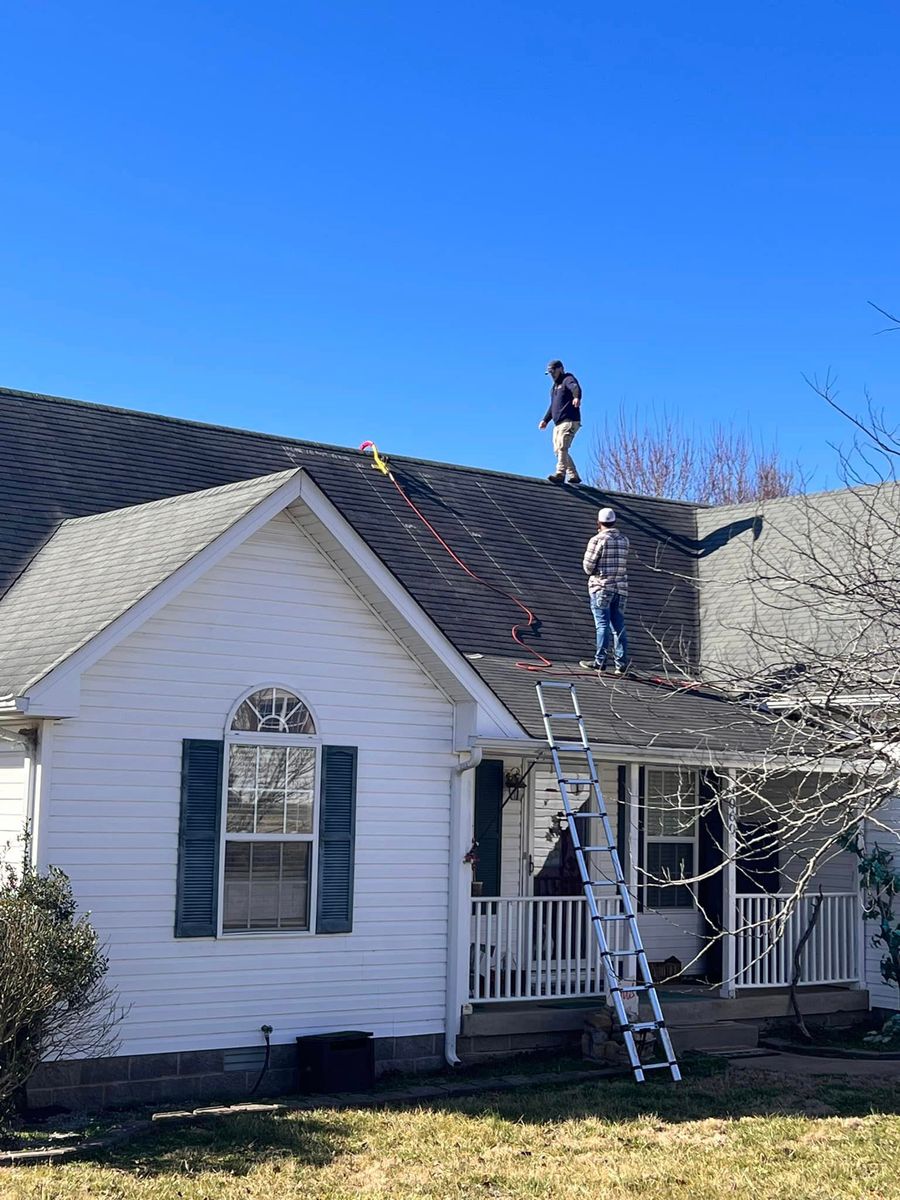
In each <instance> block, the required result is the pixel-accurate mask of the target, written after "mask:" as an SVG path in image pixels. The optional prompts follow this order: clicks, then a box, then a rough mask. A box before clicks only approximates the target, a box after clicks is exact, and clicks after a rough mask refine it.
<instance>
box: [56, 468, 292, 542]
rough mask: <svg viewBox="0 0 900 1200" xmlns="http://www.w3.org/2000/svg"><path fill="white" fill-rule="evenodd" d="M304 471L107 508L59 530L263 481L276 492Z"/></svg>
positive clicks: (69, 519) (74, 519) (67, 520)
mask: <svg viewBox="0 0 900 1200" xmlns="http://www.w3.org/2000/svg"><path fill="white" fill-rule="evenodd" d="M302 470H303V468H302V467H288V468H287V469H286V470H284V471H268V472H267V473H266V474H265V475H251V476H250V477H249V478H247V479H235V480H234V481H233V482H232V483H219V484H216V486H215V487H209V488H198V489H197V490H196V491H193V492H175V494H174V495H172V496H160V497H159V499H158V500H142V501H141V502H140V504H123V505H122V507H121V508H107V509H104V510H103V512H98V513H85V514H84V515H83V516H81V517H66V518H65V519H64V520H62V521H61V522H60V523H59V526H58V528H59V529H62V528H63V527H64V526H69V525H80V524H83V523H84V522H85V521H102V520H103V519H104V518H108V517H121V516H122V514H123V513H128V514H129V515H134V514H136V513H137V512H138V510H140V509H150V508H163V507H165V506H166V505H172V504H179V503H183V502H184V501H187V500H199V499H200V498H201V497H206V496H212V495H213V494H214V493H216V492H219V493H225V492H238V491H241V490H243V489H244V488H249V487H251V486H252V485H259V484H260V483H262V482H263V480H269V481H270V484H271V492H275V491H277V490H278V488H279V487H281V485H282V483H287V481H288V479H290V478H291V477H292V476H294V475H297V474H299V473H300V471H302ZM276 479H277V480H280V482H279V483H277V484H276V483H275V480H276ZM271 492H270V493H269V494H271Z"/></svg>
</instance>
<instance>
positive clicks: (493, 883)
mask: <svg viewBox="0 0 900 1200" xmlns="http://www.w3.org/2000/svg"><path fill="white" fill-rule="evenodd" d="M502 823H503V761H502V759H499V758H486V759H485V760H484V762H483V763H481V764H480V765H479V766H478V767H476V768H475V841H476V842H477V843H478V851H477V854H478V862H477V863H476V864H475V871H474V877H475V879H476V880H478V882H479V883H480V884H481V886H482V891H483V895H485V896H499V895H500V842H501V835H502V830H501V826H502Z"/></svg>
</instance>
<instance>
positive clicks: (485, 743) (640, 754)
mask: <svg viewBox="0 0 900 1200" xmlns="http://www.w3.org/2000/svg"><path fill="white" fill-rule="evenodd" d="M473 743H474V744H475V745H476V746H481V747H482V749H483V750H484V752H485V754H488V755H494V756H496V757H501V756H504V755H505V756H507V757H510V758H530V757H537V756H538V755H539V754H540V753H541V752H542V751H546V750H547V743H546V741H544V740H543V739H541V738H509V739H507V740H501V739H499V738H473ZM591 751H592V752H593V753H594V754H595V755H596V756H597V757H598V758H601V759H606V760H607V761H613V762H617V763H639V764H647V765H655V764H657V763H658V764H660V765H664V766H674V765H678V764H683V765H684V766H688V767H714V768H725V767H735V768H741V767H745V768H759V767H763V766H765V767H767V768H770V769H785V770H790V769H796V767H797V766H798V763H797V761H796V760H794V759H791V758H787V757H782V756H780V755H774V754H740V753H738V752H736V751H715V750H700V749H696V750H685V749H683V748H682V749H676V748H675V747H674V746H628V745H621V744H616V743H614V742H594V741H592V742H591ZM817 767H818V769H819V770H821V771H822V772H828V773H833V772H839V771H846V770H852V767H851V766H850V765H849V764H847V763H842V762H839V761H838V760H837V759H832V758H827V759H822V761H821V762H819V763H817Z"/></svg>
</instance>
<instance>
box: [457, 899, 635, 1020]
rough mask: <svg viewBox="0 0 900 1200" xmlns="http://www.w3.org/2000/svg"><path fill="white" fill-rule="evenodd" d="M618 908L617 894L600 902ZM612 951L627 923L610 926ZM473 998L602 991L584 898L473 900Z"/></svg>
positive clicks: (505, 998) (607, 911)
mask: <svg viewBox="0 0 900 1200" xmlns="http://www.w3.org/2000/svg"><path fill="white" fill-rule="evenodd" d="M597 906H598V908H599V909H600V912H601V913H602V914H605V915H609V914H612V913H615V912H618V910H619V900H618V897H613V898H610V899H602V900H598V901H597ZM607 930H608V936H609V937H610V944H611V948H612V949H614V950H615V949H620V948H621V947H623V946H624V944H625V942H624V937H623V934H624V922H621V921H616V922H613V923H612V924H611V925H608V926H607ZM470 984H471V986H470V999H471V1000H472V1001H473V1002H477V1003H479V1004H487V1003H496V1002H498V1001H509V1000H542V999H547V998H550V997H553V998H556V999H561V998H566V997H575V996H602V995H603V994H604V975H603V967H602V964H601V962H600V953H599V950H598V948H597V940H596V938H595V937H594V933H593V930H592V929H591V922H590V917H589V915H588V910H587V902H586V900H585V898H584V896H552V897H551V896H501V897H479V898H478V899H473V901H472V942H471V956H470Z"/></svg>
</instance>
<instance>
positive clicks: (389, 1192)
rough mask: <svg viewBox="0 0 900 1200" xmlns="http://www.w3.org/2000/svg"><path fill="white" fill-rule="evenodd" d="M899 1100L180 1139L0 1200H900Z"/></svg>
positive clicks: (723, 1092) (14, 1183)
mask: <svg viewBox="0 0 900 1200" xmlns="http://www.w3.org/2000/svg"><path fill="white" fill-rule="evenodd" d="M898 1100H900V1097H898V1090H897V1087H896V1085H893V1084H891V1083H890V1082H889V1081H885V1082H884V1083H883V1084H878V1083H876V1084H873V1082H872V1081H859V1083H852V1082H850V1081H846V1080H841V1081H837V1080H808V1079H804V1080H787V1081H786V1080H785V1079H783V1078H781V1077H778V1076H774V1075H770V1076H767V1075H765V1074H763V1073H759V1074H754V1075H751V1074H749V1073H746V1072H741V1073H740V1074H738V1073H734V1074H733V1075H728V1076H717V1077H715V1078H707V1079H694V1080H689V1081H687V1082H686V1083H685V1084H684V1085H682V1086H681V1087H678V1088H675V1087H672V1086H671V1085H667V1084H664V1083H657V1084H654V1085H648V1086H644V1087H643V1088H641V1087H637V1086H636V1085H634V1084H632V1083H629V1082H616V1083H610V1082H604V1083H600V1084H581V1085H578V1086H577V1087H567V1088H557V1089H551V1090H540V1089H539V1088H537V1087H535V1088H533V1089H531V1090H530V1091H528V1092H527V1093H510V1094H503V1095H497V1094H495V1095H486V1096H483V1097H478V1098H477V1099H467V1100H457V1101H447V1102H445V1103H442V1104H440V1105H435V1104H434V1103H431V1104H428V1105H426V1106H423V1107H419V1108H396V1109H391V1110H387V1111H380V1112H379V1111H368V1110H348V1111H343V1112H339V1111H333V1110H327V1109H321V1110H318V1111H315V1112H309V1113H302V1114H301V1113H296V1114H289V1115H277V1116H265V1117H235V1118H227V1119H225V1120H222V1121H219V1122H215V1123H209V1124H204V1125H200V1126H193V1127H189V1128H186V1129H182V1130H172V1131H170V1132H168V1133H166V1134H165V1135H164V1136H161V1137H159V1138H158V1139H155V1140H150V1141H146V1142H142V1143H141V1144H139V1145H135V1146H132V1147H129V1148H128V1150H127V1151H120V1152H118V1153H116V1154H115V1155H114V1156H111V1157H110V1158H109V1159H108V1160H106V1161H105V1162H97V1163H87V1162H82V1163H73V1164H70V1165H68V1166H64V1167H61V1168H31V1169H16V1170H11V1171H6V1172H5V1173H3V1174H0V1195H2V1197H3V1200H7V1197H8V1198H9V1200H19V1198H21V1200H88V1198H90V1200H286V1198H287V1197H291V1198H295V1197H317V1198H321V1200H349V1198H350V1197H362V1198H365V1200H380V1198H382V1197H385V1198H388V1197H390V1198H392V1200H393V1198H397V1200H432V1198H434V1200H438V1198H439V1200H461V1198H463V1197H465V1198H466V1200H468V1198H470V1197H481V1198H482V1200H491V1198H497V1200H507V1198H508V1200H536V1198H547V1200H549V1198H551V1197H552V1198H553V1200H624V1198H630V1197H635V1198H638V1197H639V1198H640V1200H688V1198H690V1200H698V1198H703V1200H720V1198H724V1197H728V1198H730V1200H734V1198H735V1197H741V1198H742V1200H743V1198H745V1197H749V1198H751V1200H776V1198H777V1200H807V1198H808V1200H832V1198H834V1200H873V1198H876V1197H877V1200H895V1198H896V1200H900V1184H898V1179H897V1170H898V1168H897V1164H896V1161H895V1160H896V1147H897V1146H898V1145H900V1117H898V1115H897V1112H898Z"/></svg>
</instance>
